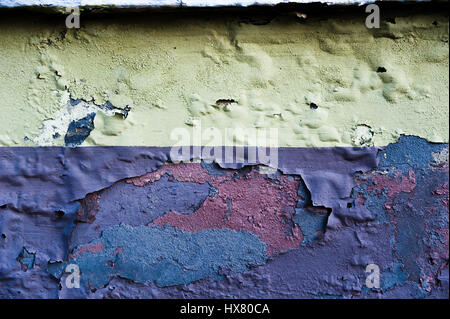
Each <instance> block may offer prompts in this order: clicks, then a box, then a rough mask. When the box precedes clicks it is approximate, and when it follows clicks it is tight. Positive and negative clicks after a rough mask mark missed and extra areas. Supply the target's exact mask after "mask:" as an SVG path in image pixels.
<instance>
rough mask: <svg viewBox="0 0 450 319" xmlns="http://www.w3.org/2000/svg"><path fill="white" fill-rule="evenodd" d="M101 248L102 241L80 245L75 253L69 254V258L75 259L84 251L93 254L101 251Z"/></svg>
mask: <svg viewBox="0 0 450 319" xmlns="http://www.w3.org/2000/svg"><path fill="white" fill-rule="evenodd" d="M102 250H103V243H102V242H98V243H96V244H87V245H84V246H82V247H80V248H79V249H78V250H77V251H76V252H75V253H73V254H70V256H69V258H70V259H76V258H77V257H79V256H81V255H83V254H84V253H86V252H90V253H93V254H96V253H98V252H101V251H102Z"/></svg>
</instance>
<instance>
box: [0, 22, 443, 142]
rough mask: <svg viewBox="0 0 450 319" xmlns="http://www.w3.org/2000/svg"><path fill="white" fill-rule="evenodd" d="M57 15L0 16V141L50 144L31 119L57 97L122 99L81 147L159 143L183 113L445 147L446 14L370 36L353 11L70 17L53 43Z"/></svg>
mask: <svg viewBox="0 0 450 319" xmlns="http://www.w3.org/2000/svg"><path fill="white" fill-rule="evenodd" d="M63 21H64V20H63V19H62V21H61V24H60V25H58V24H54V23H52V24H44V23H42V24H39V23H35V24H32V23H27V22H16V23H10V22H8V21H7V20H3V21H1V22H0V30H1V32H0V58H1V60H0V73H1V75H2V78H1V80H0V109H1V110H2V116H1V118H0V145H4V146H19V145H28V146H32V145H63V143H64V139H63V136H61V137H59V138H57V139H53V140H49V139H48V138H47V139H44V138H43V136H48V132H45V130H46V126H45V125H44V123H45V122H46V121H47V122H48V121H49V120H54V117H55V116H61V114H65V113H67V112H64V111H62V110H64V108H65V107H67V100H64V98H65V97H66V96H67V93H70V95H71V97H72V98H74V99H83V100H85V101H86V102H87V103H84V104H89V105H90V107H92V106H94V107H95V105H101V104H104V103H105V102H106V101H110V102H111V103H112V104H113V105H114V106H116V107H125V106H130V107H131V111H130V112H129V116H128V117H127V118H126V119H123V118H122V117H121V116H110V115H111V114H106V113H102V112H99V113H98V115H97V116H96V118H95V129H94V130H93V131H92V132H91V135H90V137H89V138H88V139H87V140H86V141H85V142H84V143H83V145H86V146H87V145H151V146H169V145H172V144H173V143H174V141H171V140H170V138H169V136H170V133H171V132H172V131H173V129H175V128H180V127H181V128H183V127H184V128H188V129H190V128H192V123H193V121H194V122H195V120H200V123H201V126H202V127H203V128H207V127H216V128H218V129H219V130H221V131H224V129H225V128H233V127H243V128H252V127H255V128H260V129H266V128H271V127H275V128H278V129H279V146H292V147H294V146H295V147H303V146H306V147H316V146H318V147H322V146H347V145H356V146H360V145H373V144H375V145H387V144H388V143H391V142H395V141H396V140H397V138H398V137H399V135H400V134H408V135H417V136H421V137H424V138H426V139H428V140H429V141H432V142H448V124H449V122H448V105H449V93H448V86H449V73H448V53H449V48H448V19H447V18H446V17H445V16H438V15H424V16H421V15H416V16H410V17H405V18H397V19H396V24H390V23H385V22H384V23H383V24H382V28H381V29H379V30H374V29H372V30H369V29H367V28H366V27H365V26H364V16H363V15H361V16H353V17H352V16H350V17H336V18H334V19H328V20H319V19H314V17H311V18H310V19H309V20H308V22H307V23H299V22H298V21H296V20H295V16H294V15H293V16H282V17H280V18H277V19H275V20H273V21H272V22H271V23H270V24H267V25H258V26H257V25H252V24H244V23H238V22H237V21H230V19H229V18H228V19H224V18H218V17H212V18H209V19H208V18H203V19H194V18H192V19H189V18H181V17H178V18H176V19H172V18H167V17H166V18H164V17H162V18H155V16H153V18H152V19H150V18H146V17H145V16H138V17H137V18H136V19H134V18H133V19H131V20H126V21H121V20H117V17H116V18H114V19H113V18H110V19H106V20H94V19H89V20H87V19H86V20H82V21H83V22H82V24H83V25H82V28H81V29H79V30H74V29H72V30H68V31H67V34H66V35H65V38H64V39H63V38H62V36H61V34H60V32H61V31H62V30H64V24H63V23H64V22H63ZM433 21H437V22H438V23H437V26H436V25H433ZM378 67H384V68H386V69H387V72H385V73H378V72H376V71H377V68H378ZM220 99H233V100H235V101H236V103H230V104H219V105H216V101H217V100H220ZM310 103H315V104H316V105H318V108H317V109H315V110H313V109H310V106H309V104H310ZM80 107H81V106H80ZM81 113H83V112H81ZM372 134H373V137H372ZM25 137H26V139H24V138H25ZM44 140H45V142H44ZM233 143H234V142H233V141H232V140H227V141H224V142H223V144H227V145H230V144H233Z"/></svg>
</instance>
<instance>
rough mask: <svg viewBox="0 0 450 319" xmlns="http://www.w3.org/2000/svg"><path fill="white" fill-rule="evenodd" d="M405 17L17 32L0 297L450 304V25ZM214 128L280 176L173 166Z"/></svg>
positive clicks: (189, 15)
mask: <svg viewBox="0 0 450 319" xmlns="http://www.w3.org/2000/svg"><path fill="white" fill-rule="evenodd" d="M405 8H407V7H404V8H402V10H399V11H392V10H391V11H388V12H389V16H387V15H386V16H384V18H383V21H382V26H381V28H380V29H367V28H366V27H365V26H364V15H363V14H360V13H358V12H357V11H355V10H348V11H345V10H343V11H339V10H338V11H336V12H335V14H334V15H330V14H329V13H330V11H326V12H322V13H321V12H320V11H317V10H314V11H311V12H308V9H307V8H306V9H305V10H306V11H305V12H307V18H306V19H305V18H304V16H302V15H301V14H299V12H291V11H281V12H278V13H277V14H274V13H268V11H265V10H263V11H260V12H259V11H258V12H254V11H251V12H250V11H239V12H238V13H236V12H228V13H223V12H222V13H220V14H218V13H210V14H209V15H199V14H197V13H193V12H186V13H184V14H179V13H177V14H175V13H170V12H164V13H158V14H155V13H144V14H128V15H122V16H121V17H120V18H118V17H117V16H111V15H106V16H103V15H100V16H98V15H87V16H86V17H85V18H84V16H83V14H82V20H81V21H82V27H81V28H80V29H78V30H75V29H70V30H67V29H65V27H64V19H61V17H60V16H57V17H53V18H51V19H49V20H43V19H42V16H41V15H34V14H22V15H21V16H22V17H24V16H25V17H27V18H26V19H24V18H21V19H20V20H19V19H17V17H16V16H14V15H12V16H11V15H5V14H3V15H2V19H1V20H0V30H1V32H0V57H1V60H0V73H1V74H2V79H1V81H0V109H1V110H2V117H1V118H0V121H1V125H0V144H1V145H3V147H1V148H0V233H1V237H0V297H2V298H31V297H34V298H36V297H43V298H58V297H59V298H74V297H83V298H103V297H107V298H117V297H122V298H124V297H132V298H135V297H140V298H160V297H166V298H176V297H178V298H209V297H232V298H299V297H304V298H448V287H449V283H448V250H449V246H448V196H449V194H448V173H449V172H448V128H449V126H448V103H449V94H448V83H449V81H448V78H449V74H448V16H447V15H446V14H444V13H443V11H442V10H437V9H434V10H433V9H427V10H420V11H418V10H411V9H408V10H407V9H405ZM430 8H431V7H430ZM361 11H363V10H361ZM337 13H339V14H337ZM47 18H48V17H47ZM209 127H213V128H215V129H216V130H217V131H218V132H220V133H221V136H222V137H223V139H221V140H219V141H215V143H216V144H215V145H218V146H220V149H221V150H222V151H223V152H221V154H227V152H226V151H227V150H230V149H231V150H233V149H234V151H237V149H238V148H239V146H240V145H247V144H250V145H253V144H252V143H248V141H247V140H245V139H242V140H240V139H235V138H233V137H228V136H226V134H225V131H226V129H228V128H255V129H257V130H261V131H263V130H265V129H270V128H276V129H278V145H277V146H278V148H277V157H278V160H277V165H276V167H275V169H267V167H266V166H264V165H261V164H265V163H263V162H262V161H261V160H260V159H257V160H256V161H250V160H249V159H248V156H249V151H248V150H247V152H245V153H244V157H243V159H244V163H229V162H227V161H226V160H225V161H224V160H223V158H221V157H220V156H219V155H217V154H216V153H214V156H213V157H214V158H215V159H216V161H215V162H213V163H210V162H209V161H206V158H205V157H204V156H203V155H202V153H201V152H200V153H199V154H200V155H199V156H191V155H189V156H185V157H184V160H190V159H192V157H194V161H193V162H192V163H173V158H172V157H171V156H172V154H171V152H170V150H171V146H173V145H174V143H175V141H174V140H173V139H172V138H171V134H172V132H174V130H176V129H180V128H181V129H185V130H187V131H188V132H195V130H196V129H197V130H198V129H200V128H209ZM194 135H195V133H194ZM172 137H173V136H172ZM183 142H184V143H183V144H184V145H196V144H197V142H198V141H196V140H194V139H188V140H183ZM256 144H258V145H259V142H258V141H257V142H256ZM68 264H76V265H77V266H79V267H80V270H81V273H82V276H81V288H79V289H68V288H67V287H66V286H65V279H66V277H67V274H66V273H65V272H64V269H65V267H66V266H67V265H68ZM369 264H376V265H378V266H379V268H380V273H381V286H380V288H376V289H375V288H372V289H369V288H367V286H366V285H365V280H366V276H367V274H366V273H365V269H366V266H367V265H369Z"/></svg>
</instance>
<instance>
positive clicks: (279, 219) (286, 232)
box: [154, 164, 303, 256]
mask: <svg viewBox="0 0 450 319" xmlns="http://www.w3.org/2000/svg"><path fill="white" fill-rule="evenodd" d="M190 165H192V166H193V167H192V168H191V166H189V167H185V168H184V170H182V171H180V170H172V169H171V173H172V174H173V175H174V177H175V178H176V179H177V180H189V181H196V182H203V181H209V182H210V184H211V185H212V186H213V187H215V188H216V189H217V191H218V192H217V194H216V196H215V197H213V198H212V197H208V198H207V199H206V200H205V201H204V203H203V204H202V206H201V207H200V208H199V209H198V210H197V211H195V213H193V214H191V215H181V214H178V213H174V212H171V213H168V214H166V215H164V216H162V217H160V218H158V219H157V220H155V221H154V223H155V224H157V225H160V226H163V225H166V224H168V225H170V226H172V227H177V228H179V229H182V230H184V231H189V232H197V231H200V230H203V229H214V228H227V229H233V230H241V231H246V232H251V233H253V234H255V235H257V236H258V237H259V238H260V240H262V241H263V242H265V243H266V245H267V254H268V255H269V256H271V255H273V254H276V253H279V252H281V251H285V250H287V249H290V248H295V247H298V246H299V245H300V242H301V241H302V240H303V234H302V233H301V230H300V228H299V227H298V225H296V224H295V223H293V222H292V217H293V214H294V212H295V206H296V204H297V200H298V198H299V197H298V195H297V189H298V186H299V181H298V180H290V179H289V178H288V177H286V176H282V177H281V178H280V182H279V183H275V182H274V181H271V180H269V179H266V178H264V176H263V175H261V174H259V173H258V172H256V171H255V170H253V171H251V172H250V173H248V174H247V175H245V177H240V178H236V179H233V178H231V176H232V175H233V173H229V174H228V173H227V175H226V176H216V175H209V174H208V173H207V172H206V170H204V169H203V168H202V167H201V166H200V165H198V166H197V165H196V164H190ZM193 171H194V172H195V173H196V174H195V175H194V174H191V173H192V172H193ZM202 171H203V172H202ZM205 174H206V175H205ZM191 176H192V177H191ZM194 176H195V177H194Z"/></svg>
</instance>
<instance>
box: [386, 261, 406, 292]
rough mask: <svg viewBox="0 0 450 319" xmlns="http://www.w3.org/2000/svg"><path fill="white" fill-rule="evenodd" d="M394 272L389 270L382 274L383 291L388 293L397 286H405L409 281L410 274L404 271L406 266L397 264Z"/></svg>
mask: <svg viewBox="0 0 450 319" xmlns="http://www.w3.org/2000/svg"><path fill="white" fill-rule="evenodd" d="M392 268H393V269H392V270H388V271H385V272H383V274H381V289H382V290H383V291H388V290H389V289H392V288H394V287H395V286H397V285H400V286H401V285H403V284H404V283H405V282H406V279H408V273H407V272H406V271H405V270H404V269H403V268H404V266H403V265H402V264H399V263H395V264H394V267H392Z"/></svg>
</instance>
